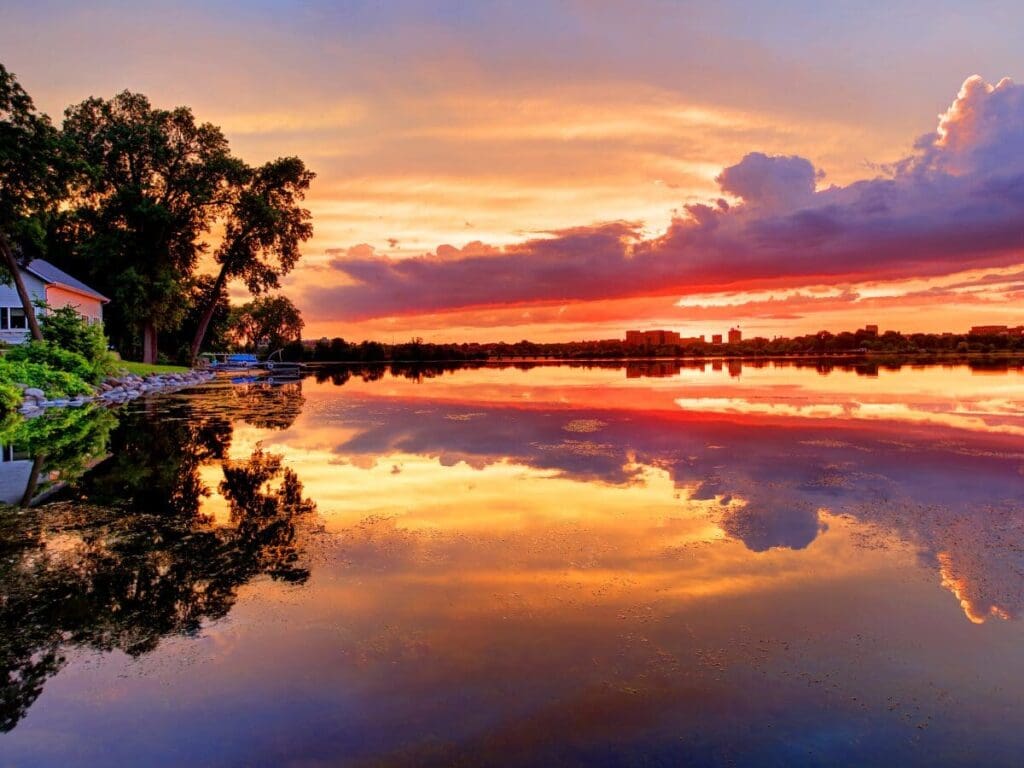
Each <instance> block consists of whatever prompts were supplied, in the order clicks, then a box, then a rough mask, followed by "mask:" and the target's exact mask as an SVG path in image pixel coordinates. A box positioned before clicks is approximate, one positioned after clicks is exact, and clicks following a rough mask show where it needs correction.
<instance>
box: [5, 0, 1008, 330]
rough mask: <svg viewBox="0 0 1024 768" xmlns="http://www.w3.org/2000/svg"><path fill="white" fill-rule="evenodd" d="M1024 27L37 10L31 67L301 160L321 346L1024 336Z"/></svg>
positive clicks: (958, 13)
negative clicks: (142, 99)
mask: <svg viewBox="0 0 1024 768" xmlns="http://www.w3.org/2000/svg"><path fill="white" fill-rule="evenodd" d="M1022 27H1024V6H1021V4H1020V3H1016V2H974V3H970V4H965V3H959V2H957V3H954V2H945V1H944V0H938V1H934V0H933V1H932V2H919V1H916V0H915V1H911V0H892V1H890V2H884V3H873V2H845V1H842V0H839V1H837V2H831V3H816V2H802V1H801V2H772V3H754V2H744V3H741V2H728V1H724V2H717V3H697V2H692V3H691V2H681V1H680V2H668V1H667V0H631V1H630V2H610V1H609V0H590V1H589V2H584V1H582V0H579V1H577V2H530V1H529V0H518V1H516V2H487V0H474V1H473V2H469V1H466V2H431V3H427V2H406V1H404V0H390V1H388V2H361V1H354V2H335V3H317V2H312V3H284V2H274V1H271V0H263V1H262V2H259V1H257V2H233V3H218V2H201V3H200V2H177V3H173V4H170V3H159V4H158V3H145V2H102V1H97V2H90V3H88V4H85V3H60V2H47V1H46V0H36V1H35V2H20V0H6V2H4V3H3V5H2V6H0V61H2V62H3V63H4V64H5V66H7V68H8V69H9V70H11V71H13V72H14V73H15V74H16V75H17V76H18V78H19V80H20V81H21V83H22V84H23V85H24V86H25V88H26V89H27V90H28V91H29V93H30V94H31V95H32V96H33V98H34V99H35V101H36V104H37V106H38V107H39V108H40V109H42V110H43V111H45V112H47V113H49V114H50V115H51V116H53V117H54V118H55V120H58V121H59V117H60V115H61V113H62V112H63V109H64V108H65V107H66V106H68V105H69V104H73V103H77V102H78V101H81V100H82V99H84V98H86V97H88V96H91V95H97V96H106V97H109V96H112V95H114V94H115V93H117V92H119V91H121V90H124V89H130V90H133V91H140V92H142V93H145V94H147V95H148V96H149V97H150V99H151V100H152V102H153V103H154V104H156V105H158V106H166V107H172V106H177V105H188V106H190V107H191V108H192V109H193V111H194V112H195V114H196V116H197V118H199V119H200V120H205V121H210V122H213V123H215V124H217V125H219V126H221V127H222V128H223V129H224V131H225V133H226V135H227V136H228V138H229V140H230V142H231V146H232V149H233V151H234V152H235V153H236V154H238V155H239V156H241V157H242V158H244V159H245V160H247V161H248V162H250V163H258V162H263V161H266V160H270V159H273V158H275V157H278V156H284V155H298V156H300V157H302V158H303V160H305V162H306V163H307V165H308V166H309V167H310V168H312V169H313V170H314V171H316V172H317V174H318V175H317V179H316V181H315V182H314V185H313V188H312V190H311V192H310V194H309V196H308V198H307V205H308V207H309V209H310V210H311V211H312V213H313V217H314V218H313V222H314V228H315V234H314V237H313V238H312V239H311V240H310V241H309V242H308V243H306V244H305V247H304V249H303V259H302V262H301V264H300V266H299V267H298V268H297V269H296V270H295V271H294V272H293V273H292V274H291V275H290V276H289V277H288V278H287V279H286V281H285V285H284V291H285V292H286V293H287V295H288V296H289V297H290V298H292V300H293V301H295V303H296V304H297V305H298V306H299V307H300V309H301V310H302V312H303V316H304V318H305V321H306V330H305V336H307V337H310V338H316V337H320V336H331V337H333V336H342V337H344V338H346V339H350V340H359V339H362V338H373V339H378V340H381V341H406V340H408V339H409V338H412V337H414V336H419V337H422V338H424V339H426V340H428V341H492V340H494V341H496V340H507V341H516V340H519V339H523V338H528V339H532V340H537V341H555V340H568V339H599V338H616V337H622V335H623V332H624V331H625V330H626V329H629V328H671V329H675V330H678V331H680V332H681V333H682V334H683V335H684V336H691V335H698V334H712V333H721V332H723V331H725V330H727V329H728V328H729V327H731V326H739V327H741V328H742V329H743V330H744V334H745V335H747V336H751V335H764V336H774V335H793V334H798V333H807V332H813V331H817V330H820V329H823V328H828V329H832V330H843V329H853V328H857V327H861V326H863V325H864V324H867V323H877V324H879V325H880V326H882V328H883V329H890V328H891V329H896V330H902V331H905V332H910V331H945V330H950V331H961V332H962V331H966V330H967V328H968V327H969V326H970V325H973V324H983V323H986V324H987V323H1006V324H1011V325H1017V324H1022V323H1024V313H1021V312H1020V310H1019V306H1020V304H1021V300H1022V299H1024V224H1022V222H1024V80H1022V85H1016V84H1014V82H1013V78H1014V77H1018V78H1024V73H1022V72H1021V71H1020V68H1021V62H1022V59H1021V56H1020V47H1019V30H1020V29H1021V28H1022ZM232 296H233V298H234V299H236V300H239V301H240V300H244V298H245V295H244V290H243V289H242V288H241V286H233V287H232Z"/></svg>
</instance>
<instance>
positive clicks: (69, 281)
mask: <svg viewBox="0 0 1024 768" xmlns="http://www.w3.org/2000/svg"><path fill="white" fill-rule="evenodd" d="M25 270H26V271H28V272H30V273H32V274H33V275H35V276H36V277H38V278H39V279H40V280H42V281H43V282H44V283H46V284H47V285H57V286H60V287H61V288H66V289H67V290H69V291H74V292H75V293H80V294H82V295H83V296H89V297H91V298H94V299H99V300H100V301H102V302H104V303H106V302H108V301H110V299H108V298H107V297H106V296H104V295H103V294H102V293H99V292H98V291H94V290H93V289H92V288H90V287H89V286H88V285H86V284H85V283H83V282H82V281H81V280H78V279H76V278H74V277H72V276H71V275H69V274H68V273H67V272H65V271H64V270H62V269H57V267H55V266H53V264H51V263H50V262H48V261H46V260H44V259H33V260H32V261H30V262H29V263H28V266H26V267H25Z"/></svg>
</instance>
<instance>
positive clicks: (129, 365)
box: [117, 360, 188, 376]
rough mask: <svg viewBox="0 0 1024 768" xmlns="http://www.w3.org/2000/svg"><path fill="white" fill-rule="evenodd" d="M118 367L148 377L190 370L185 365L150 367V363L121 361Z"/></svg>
mask: <svg viewBox="0 0 1024 768" xmlns="http://www.w3.org/2000/svg"><path fill="white" fill-rule="evenodd" d="M117 365H118V367H119V368H124V369H125V370H126V371H128V373H134V374H135V375H136V376H148V375H149V374H151V373H185V372H186V371H187V370H188V368H186V367H185V366H183V365H150V364H149V363H133V362H130V361H128V360H119V361H118V363H117Z"/></svg>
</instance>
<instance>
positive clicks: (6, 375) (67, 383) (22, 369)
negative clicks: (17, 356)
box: [0, 353, 92, 405]
mask: <svg viewBox="0 0 1024 768" xmlns="http://www.w3.org/2000/svg"><path fill="white" fill-rule="evenodd" d="M18 384H24V385H25V386H26V387H35V388H37V389H41V390H43V392H45V393H46V396H47V397H50V398H53V397H69V396H72V395H87V394H90V393H91V392H92V387H90V386H89V384H88V382H86V381H85V380H84V379H82V378H81V377H80V376H76V375H75V374H74V373H69V372H67V371H61V370H58V369H56V368H52V367H50V366H49V365H46V364H44V363H37V362H32V361H29V360H12V359H11V356H10V353H8V355H7V357H4V358H3V359H0V390H4V389H6V388H7V387H12V388H15V389H17V387H16V385H18ZM2 397H3V396H2V395H0V398H2ZM16 397H17V400H16V402H15V405H17V403H20V402H21V392H20V391H19V392H17V395H16Z"/></svg>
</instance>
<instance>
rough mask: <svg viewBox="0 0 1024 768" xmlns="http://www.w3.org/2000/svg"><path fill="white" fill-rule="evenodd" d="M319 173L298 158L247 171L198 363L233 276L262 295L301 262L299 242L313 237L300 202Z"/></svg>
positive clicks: (204, 320) (233, 208)
mask: <svg viewBox="0 0 1024 768" xmlns="http://www.w3.org/2000/svg"><path fill="white" fill-rule="evenodd" d="M314 177H315V174H314V173H313V172H312V171H309V170H307V169H306V166H305V164H304V163H303V162H302V160H300V159H299V158H297V157H283V158H279V159H277V160H274V161H272V162H269V163H267V164H266V165H263V166H261V167H260V168H250V169H246V170H245V172H244V175H243V177H242V178H241V179H240V180H239V183H238V184H237V185H236V188H235V190H234V195H233V198H232V201H231V205H230V208H229V211H228V216H227V221H226V224H225V230H224V239H223V240H222V241H221V245H220V247H219V248H218V249H217V251H216V253H215V258H216V261H217V263H218V264H219V265H220V269H219V271H218V272H217V277H216V279H215V282H214V284H213V288H212V290H211V292H210V300H209V302H208V303H207V305H206V307H205V311H204V313H203V315H202V317H201V319H200V321H199V325H198V327H197V328H196V332H195V336H194V337H193V339H192V348H191V359H192V362H194V361H195V359H196V357H197V356H198V355H199V350H200V348H201V347H202V344H203V339H204V337H205V336H206V333H207V329H208V328H209V325H210V321H211V320H212V319H213V316H214V314H215V312H216V309H217V297H219V296H220V295H221V293H222V292H223V290H224V286H225V284H226V283H227V281H228V280H233V279H235V280H241V281H242V282H243V283H244V284H245V286H246V288H248V289H249V292H250V293H252V294H254V295H260V294H262V293H265V292H266V291H268V290H271V289H275V288H279V287H280V278H281V276H282V275H285V274H287V273H288V272H290V271H291V269H292V268H293V267H294V266H295V264H296V262H298V260H299V257H300V255H301V254H300V252H299V245H300V244H301V243H302V242H303V241H305V240H308V239H309V238H310V237H312V235H313V225H312V224H311V223H310V218H311V216H310V213H309V211H308V210H306V209H304V208H302V207H301V205H300V201H301V200H302V199H303V198H304V197H305V193H306V190H307V189H309V185H310V183H311V182H312V180H313V179H314Z"/></svg>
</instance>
